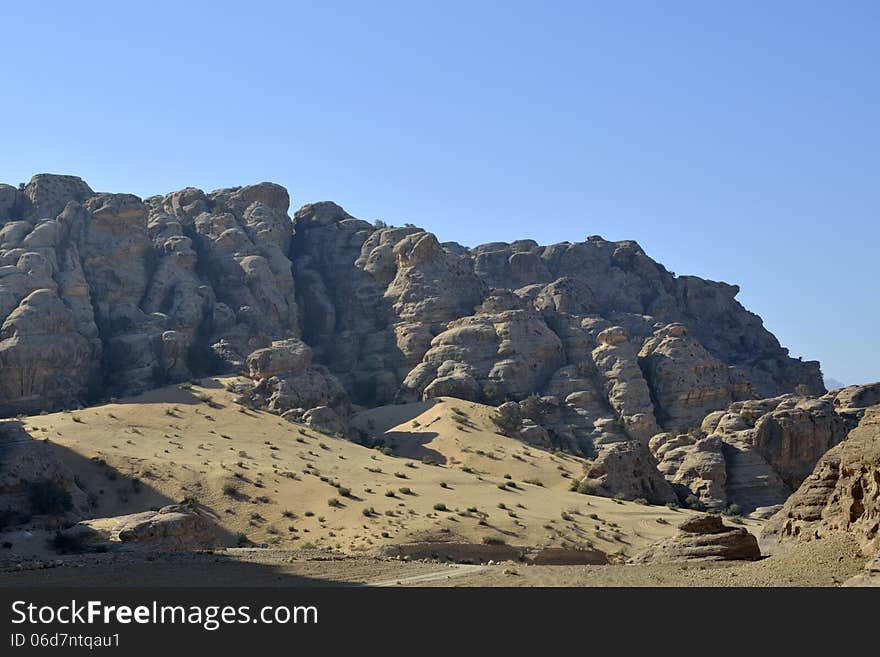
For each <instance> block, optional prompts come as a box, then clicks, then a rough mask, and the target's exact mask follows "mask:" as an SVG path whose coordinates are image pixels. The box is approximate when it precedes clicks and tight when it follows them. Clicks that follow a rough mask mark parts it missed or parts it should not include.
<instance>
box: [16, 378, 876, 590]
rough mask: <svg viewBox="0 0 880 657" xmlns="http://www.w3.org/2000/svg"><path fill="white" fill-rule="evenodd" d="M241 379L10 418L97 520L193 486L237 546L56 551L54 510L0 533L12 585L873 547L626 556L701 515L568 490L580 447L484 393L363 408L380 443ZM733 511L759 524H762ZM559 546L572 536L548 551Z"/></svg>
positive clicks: (567, 575)
mask: <svg viewBox="0 0 880 657" xmlns="http://www.w3.org/2000/svg"><path fill="white" fill-rule="evenodd" d="M234 381H235V379H225V380H224V379H206V380H204V381H202V382H200V383H198V384H183V385H181V386H171V387H166V388H162V389H158V390H154V391H150V392H148V393H145V394H143V395H140V396H137V397H133V398H127V399H122V400H118V401H117V402H114V403H110V404H105V405H100V406H95V407H91V408H85V409H79V410H76V411H70V412H59V413H53V414H43V415H37V416H31V417H22V418H19V419H18V420H15V421H13V422H16V423H20V424H21V426H22V428H23V430H24V431H25V432H26V433H27V434H29V436H30V437H31V438H30V441H31V443H32V444H28V443H26V444H24V445H22V444H20V443H19V444H17V445H15V446H10V447H7V448H6V449H7V450H9V449H16V450H21V453H24V454H27V453H28V452H29V451H30V452H31V453H40V452H44V454H43V455H42V456H41V457H40V461H39V462H40V463H51V464H53V467H56V468H58V471H59V472H63V473H64V475H65V476H70V477H73V478H74V479H75V481H76V482H77V486H78V487H79V488H80V489H81V490H82V491H83V492H84V493H85V494H86V495H87V496H88V504H89V507H90V511H89V513H88V515H90V516H94V517H96V518H106V517H114V516H119V515H122V514H126V513H133V512H139V511H146V510H149V509H151V508H153V509H156V508H159V507H162V506H165V505H167V504H172V503H176V502H181V501H187V504H190V505H191V506H192V507H193V508H194V509H196V510H197V512H198V513H199V514H201V515H203V516H205V517H206V518H209V519H210V522H211V524H212V525H215V526H216V530H217V537H218V542H219V543H220V544H225V546H224V547H223V548H214V549H211V550H199V551H190V550H184V551H165V550H161V551H159V552H157V553H153V552H151V551H146V552H145V551H144V550H143V549H138V548H136V547H131V546H127V547H123V545H122V544H120V545H119V548H120V549H113V550H110V551H108V552H100V553H96V554H57V553H56V551H54V550H52V549H50V548H49V547H48V546H47V540H48V539H51V537H52V535H53V534H54V532H55V530H56V528H55V526H53V525H55V524H58V523H53V522H52V521H51V520H49V519H47V520H46V521H45V523H44V524H45V528H43V529H38V528H36V527H35V526H34V525H33V524H31V525H30V529H29V530H24V529H13V530H12V531H8V530H7V531H6V532H5V533H4V534H3V535H2V536H0V539H2V540H4V541H8V542H11V543H12V545H11V547H7V548H6V549H4V550H3V552H0V559H2V560H0V567H2V574H0V577H2V580H3V583H4V584H6V585H19V584H27V585H39V584H68V585H101V584H104V585H109V584H131V585H137V584H141V585H145V584H158V585H162V584H166V585H170V584H179V583H181V582H186V583H189V584H192V585H196V584H201V585H204V584H210V583H216V584H224V585H254V586H261V585H267V586H268V585H272V586H276V585H291V586H302V585H363V584H368V585H385V586H396V585H404V586H405V585H418V586H436V585H442V586H447V585H448V586H533V585H537V586H593V585H596V586H661V585H673V586H689V585H698V586H787V585H816V586H828V585H837V584H840V583H842V582H843V581H845V580H846V579H848V578H849V577H852V576H854V575H856V574H857V573H858V572H859V571H860V570H861V569H862V568H863V567H864V564H865V562H866V556H865V555H864V554H863V553H862V551H861V550H859V548H858V545H857V544H856V543H855V541H853V540H851V539H849V538H848V537H837V538H835V539H833V540H831V541H828V542H827V543H826V542H823V543H813V544H807V545H802V546H798V548H797V549H796V550H794V551H793V552H790V553H785V554H783V555H778V556H773V557H769V558H767V559H764V560H762V561H759V562H746V563H743V562H739V563H735V562H725V563H719V562H697V563H690V564H688V563H681V564H626V563H625V562H626V561H627V560H628V559H629V557H632V556H633V555H634V554H635V553H636V552H638V551H639V550H640V549H643V548H645V547H646V546H648V545H650V544H652V543H654V542H656V541H658V540H661V539H664V538H668V537H670V536H673V535H674V534H675V526H676V525H677V524H679V523H681V522H682V521H683V520H684V519H685V518H687V517H693V516H696V515H697V513H696V512H694V511H691V510H687V509H671V508H668V507H666V506H655V505H648V504H644V503H641V504H640V503H635V502H632V501H623V500H614V499H609V498H606V497H598V496H594V495H583V494H580V493H577V492H571V491H570V490H569V488H570V487H571V482H572V480H573V479H574V480H577V478H578V477H580V476H581V473H582V472H583V469H584V465H585V461H584V460H583V459H580V458H577V457H573V456H570V455H566V454H562V453H552V452H548V451H545V450H543V449H540V448H536V447H532V446H528V445H525V444H523V443H522V442H519V441H517V440H514V439H511V438H509V437H506V436H503V435H501V434H499V433H497V432H496V430H497V427H495V425H494V424H493V423H492V421H491V419H490V418H491V413H492V411H493V409H491V408H489V407H485V406H482V405H480V404H475V403H472V402H464V401H460V400H456V399H451V398H440V399H435V400H431V401H430V402H421V403H413V404H405V405H400V406H392V407H388V408H378V409H374V410H370V411H365V412H363V413H362V414H361V415H360V416H358V417H357V418H356V419H355V421H356V422H357V423H363V424H364V426H367V425H369V426H370V427H372V429H371V430H372V431H374V432H376V434H377V435H384V436H385V437H386V438H387V439H388V441H387V443H388V444H389V445H393V446H394V447H393V449H391V448H386V449H383V450H379V449H374V448H368V447H364V446H361V445H358V444H354V443H352V442H350V441H348V440H345V439H341V438H336V437H333V436H328V435H324V434H321V433H319V432H316V431H314V430H312V429H310V428H309V427H307V426H304V425H302V424H298V423H291V422H287V421H284V420H281V419H280V418H278V417H277V416H276V415H273V414H270V413H267V412H263V411H254V410H252V409H249V408H247V407H245V406H242V405H241V404H238V403H236V402H235V401H234V400H235V395H234V394H232V393H230V392H229V391H228V390H227V386H228V385H229V384H230V383H231V382H234ZM25 461H28V459H25ZM441 505H442V506H441ZM735 521H736V522H737V523H741V524H742V526H745V527H747V528H748V529H749V530H750V531H752V532H755V533H758V532H759V531H760V529H761V527H762V525H763V523H764V521H761V520H754V519H740V518H737V519H735ZM62 524H63V523H62ZM99 524H100V522H99ZM547 548H560V549H561V548H565V549H567V551H563V552H562V553H561V557H560V556H559V555H557V558H559V559H560V563H559V564H555V563H552V562H551V563H550V564H545V563H541V557H540V555H541V554H542V551H543V552H544V554H545V558H549V559H552V558H553V555H552V550H549V551H548V550H547ZM591 550H597V551H599V553H600V554H602V555H603V556H607V560H608V561H609V562H610V563H605V564H601V565H599V563H597V562H596V561H595V555H594V553H593V552H592V551H591ZM578 560H581V563H577V562H578ZM460 562H469V563H471V564H473V565H471V566H468V565H462V563H460ZM591 562H592V563H591Z"/></svg>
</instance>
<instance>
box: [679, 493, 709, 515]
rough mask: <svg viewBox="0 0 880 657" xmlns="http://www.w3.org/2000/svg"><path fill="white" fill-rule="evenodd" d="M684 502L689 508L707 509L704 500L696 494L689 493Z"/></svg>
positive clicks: (696, 509) (695, 509)
mask: <svg viewBox="0 0 880 657" xmlns="http://www.w3.org/2000/svg"><path fill="white" fill-rule="evenodd" d="M684 504H685V506H686V507H687V508H689V509H693V510H694V511H705V510H706V505H705V504H703V502H702V500H700V498H699V497H697V496H696V495H688V496H687V498H686V499H685V501H684Z"/></svg>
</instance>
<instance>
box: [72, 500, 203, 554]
mask: <svg viewBox="0 0 880 657" xmlns="http://www.w3.org/2000/svg"><path fill="white" fill-rule="evenodd" d="M62 533H63V534H64V535H65V536H67V537H70V538H72V539H75V540H76V541H78V542H79V543H82V544H85V545H95V544H103V545H104V546H105V547H129V548H146V549H150V550H153V551H175V550H200V549H208V548H212V547H215V546H217V545H218V543H219V542H220V541H219V539H218V536H217V531H216V527H215V526H214V524H213V523H212V522H211V521H210V520H208V519H207V518H205V517H204V516H203V515H202V514H201V513H199V512H197V511H196V510H193V509H191V508H189V507H187V506H184V505H180V504H172V505H169V506H165V507H162V508H161V509H159V510H158V511H144V512H142V513H132V514H129V515H124V516H115V517H112V518H94V519H90V520H82V521H80V522H79V523H77V524H76V525H74V526H73V527H70V528H68V529H66V530H64V532H62Z"/></svg>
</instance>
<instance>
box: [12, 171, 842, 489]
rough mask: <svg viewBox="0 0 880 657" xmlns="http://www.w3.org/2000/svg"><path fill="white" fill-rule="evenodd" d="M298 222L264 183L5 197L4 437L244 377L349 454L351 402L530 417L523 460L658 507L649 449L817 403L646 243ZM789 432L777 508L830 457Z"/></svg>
mask: <svg viewBox="0 0 880 657" xmlns="http://www.w3.org/2000/svg"><path fill="white" fill-rule="evenodd" d="M289 204H290V199H289V195H288V193H287V191H286V190H285V189H284V188H282V187H280V186H278V185H275V184H272V183H260V184H257V185H251V186H246V187H236V188H231V189H221V190H216V191H213V192H210V193H205V192H203V191H201V190H199V189H194V188H185V189H183V190H180V191H177V192H173V193H170V194H168V195H166V196H154V197H150V198H147V199H145V200H141V199H139V198H137V197H135V196H131V195H127V194H106V193H97V192H94V191H93V190H92V189H91V188H90V187H89V186H88V185H87V184H86V183H85V182H83V181H82V180H80V179H79V178H76V177H73V176H57V175H50V174H40V175H37V176H34V178H33V179H32V180H31V181H30V182H29V183H28V184H27V185H22V186H21V187H20V188H16V187H11V186H8V185H3V186H0V327H2V328H0V369H2V374H3V376H2V378H0V381H2V383H0V415H5V416H9V415H13V414H17V413H21V412H29V413H33V412H40V411H43V410H55V409H58V408H64V407H71V406H74V405H77V404H80V403H88V402H92V401H95V400H98V399H102V398H108V397H111V396H121V395H123V394H129V393H134V392H139V391H143V390H146V389H148V388H151V387H155V386H159V385H163V384H166V383H169V382H176V381H183V380H186V379H187V378H190V377H193V376H201V375H207V374H216V373H223V372H240V371H242V370H244V371H246V373H247V374H248V375H249V376H250V377H252V379H253V382H254V385H253V390H251V391H248V392H247V396H248V397H249V399H250V401H251V402H252V403H256V404H259V405H261V406H265V407H266V408H269V409H270V410H272V411H274V412H277V413H279V414H284V413H288V414H289V416H290V417H305V416H306V413H307V412H309V411H310V410H311V409H316V408H318V407H326V408H327V410H320V411H316V412H314V413H312V414H311V415H310V416H309V417H311V418H313V419H314V421H315V422H316V423H320V424H322V425H324V426H333V427H339V426H341V427H342V429H343V431H344V429H345V419H346V416H347V414H348V412H349V408H350V405H351V404H352V403H354V404H357V405H365V406H374V405H381V404H387V403H392V402H394V401H405V400H412V399H416V398H431V397H435V396H439V395H452V396H457V397H461V398H464V399H472V400H476V401H481V402H488V403H492V404H496V405H497V404H502V403H504V402H507V401H514V402H519V403H521V402H524V401H525V400H526V399H529V398H530V397H532V396H535V395H537V396H538V397H540V398H542V399H543V400H544V406H546V409H547V410H546V412H544V413H543V414H542V417H540V418H534V417H528V416H527V420H528V425H527V426H525V427H523V430H524V431H528V432H530V433H531V439H533V440H538V441H546V442H547V443H548V444H551V445H553V446H556V447H560V448H562V449H568V450H571V451H574V452H577V453H582V454H585V455H590V456H594V457H595V459H596V461H595V467H596V470H595V473H594V474H595V477H594V478H595V479H596V480H601V481H598V483H597V485H598V486H600V487H601V488H602V489H603V490H607V489H608V484H607V482H609V481H612V480H614V481H616V480H617V476H616V475H615V474H614V472H615V471H616V470H617V469H619V470H620V472H621V473H624V472H625V471H626V470H627V469H632V468H633V467H634V468H635V469H636V470H638V471H639V472H643V471H644V472H645V473H646V474H645V477H646V478H645V479H644V482H643V484H640V485H639V486H636V488H637V489H639V490H642V491H643V492H649V491H651V490H653V491H654V493H655V494H656V496H657V497H658V498H660V499H666V498H669V495H670V493H669V490H670V489H669V488H668V484H666V483H665V482H664V480H663V478H662V477H660V476H659V474H657V473H656V468H654V466H653V458H654V457H653V456H652V455H651V454H650V452H649V450H648V443H649V441H650V439H651V438H652V436H654V435H656V434H658V433H661V432H671V433H673V434H677V433H682V432H687V431H688V430H693V429H695V428H698V426H699V424H700V421H701V419H702V417H703V416H704V415H705V414H706V413H708V412H711V411H716V410H721V409H724V408H727V407H728V406H729V405H730V404H731V403H736V402H740V401H742V400H745V399H749V398H752V397H761V398H770V397H777V396H779V395H781V394H786V393H792V392H794V391H795V389H798V390H800V392H801V393H804V394H810V395H818V394H822V393H824V387H823V385H822V379H821V374H820V372H819V365H818V363H816V362H801V361H800V360H796V359H792V358H790V357H789V356H788V353H787V351H786V350H785V349H783V348H782V347H781V346H780V345H779V343H778V341H777V340H776V339H775V338H774V337H773V335H771V334H770V333H769V332H768V331H767V330H766V329H764V327H763V326H762V324H761V320H760V318H758V317H757V316H756V315H754V314H752V313H749V312H748V311H746V310H745V309H744V308H743V307H742V306H741V305H740V304H739V303H737V301H736V300H735V297H736V294H737V292H738V288H737V287H736V286H733V285H728V284H726V283H716V282H711V281H705V280H702V279H699V278H695V277H689V276H676V275H674V274H673V273H671V272H669V271H668V270H666V269H665V268H664V267H663V266H662V265H660V264H658V263H656V262H654V261H653V260H651V259H650V258H649V257H648V256H647V255H646V254H645V253H644V251H643V250H642V249H641V247H640V246H639V245H638V244H637V243H636V242H632V241H621V242H609V241H606V240H604V239H602V238H600V237H597V236H592V237H589V238H588V239H587V240H586V241H585V242H577V243H570V242H564V243H560V244H554V245H550V246H541V245H539V244H537V243H536V242H534V241H532V240H520V241H517V242H513V243H510V244H507V243H492V244H484V245H480V246H477V247H474V248H467V247H464V246H461V245H458V244H455V243H452V242H448V243H441V242H440V241H439V240H438V239H437V238H436V237H435V236H434V235H433V234H431V233H429V232H426V231H424V230H422V229H420V228H417V227H415V226H412V225H406V226H403V227H387V226H384V225H378V226H374V225H372V224H370V223H367V222H365V221H361V220H359V219H356V218H354V217H352V216H350V215H349V214H348V213H346V212H345V210H343V209H342V208H341V207H339V206H338V205H335V204H333V203H330V202H321V203H314V204H310V205H306V206H303V207H302V208H301V209H300V210H298V211H297V212H296V213H295V214H294V216H293V219H292V220H291V218H290V216H289V215H288V210H289ZM790 410H791V413H790V415H791V417H782V416H781V415H780V416H779V417H777V418H776V419H775V420H774V422H775V424H771V423H770V421H769V420H768V421H767V423H766V425H767V426H766V427H763V428H762V429H761V431H758V433H759V434H760V435H756V437H754V439H753V440H752V444H751V448H752V449H751V451H750V453H752V452H754V453H758V454H760V455H762V458H764V459H765V460H767V459H769V460H772V461H774V462H778V464H779V470H778V476H779V478H780V479H781V481H782V482H783V484H784V485H786V486H793V485H796V483H797V481H798V478H800V477H802V476H804V475H805V474H806V472H808V471H809V469H810V468H811V467H812V460H813V456H814V451H815V450H813V451H809V450H808V452H809V453H807V452H804V453H802V452H800V451H799V450H800V447H796V446H794V445H793V443H792V440H795V438H796V436H797V435H798V432H799V431H800V426H801V425H800V423H801V422H802V419H799V418H798V417H796V416H797V415H798V413H801V411H798V410H797V409H790ZM331 413H332V415H331ZM803 413H806V414H810V415H811V417H812V411H808V410H804V411H803ZM803 413H802V414H803ZM334 416H335V418H336V419H334ZM826 428H827V429H828V432H829V433H828V435H827V436H826V438H827V440H826V441H825V443H824V444H825V445H826V446H830V445H831V444H832V443H833V442H834V440H836V439H837V438H836V437H837V433H836V429H834V427H831V426H830V425H829V426H828V427H826ZM713 431H714V430H713ZM710 433H711V432H710ZM716 433H717V432H716ZM734 442H735V441H733V440H730V441H725V445H733V444H734ZM702 447H705V445H701V449H702ZM815 447H816V449H818V448H819V443H817V444H816V446H815ZM725 449H727V447H725ZM703 453H706V452H703ZM815 456H816V457H818V454H815ZM675 459H677V460H676V461H675V462H676V463H679V462H680V463H684V462H685V461H686V460H687V459H683V458H682V459H679V457H678V456H675ZM691 460H693V459H691ZM671 463H672V462H670V463H669V464H667V466H665V469H664V472H666V473H667V476H668V477H670V481H673V483H675V484H676V485H678V484H681V485H683V486H689V485H690V484H689V483H688V481H690V480H691V479H692V477H691V475H689V474H679V473H678V471H679V469H680V468H678V467H673V465H671ZM744 467H745V466H744ZM684 468H685V472H691V471H693V472H696V473H697V474H699V477H697V479H699V478H701V477H702V478H703V479H704V480H705V481H709V480H710V479H711V477H713V476H714V475H713V474H712V473H711V472H710V470H711V464H709V463H704V464H696V465H695V464H692V463H690V461H688V463H687V464H685V465H684ZM707 468H708V469H707ZM728 470H729V468H728ZM603 481H604V482H606V483H602V482H603ZM732 482H733V483H732ZM735 482H736V477H732V476H731V473H730V472H728V480H727V483H726V484H725V485H726V487H727V489H728V497H730V494H729V492H730V488H731V486H732V485H735ZM614 488H617V484H615V485H614ZM630 488H631V487H629V488H628V490H630ZM715 488H718V486H715ZM630 492H632V493H633V494H635V489H632V490H630ZM707 495H708V498H713V496H714V495H715V494H714V493H708V494H707Z"/></svg>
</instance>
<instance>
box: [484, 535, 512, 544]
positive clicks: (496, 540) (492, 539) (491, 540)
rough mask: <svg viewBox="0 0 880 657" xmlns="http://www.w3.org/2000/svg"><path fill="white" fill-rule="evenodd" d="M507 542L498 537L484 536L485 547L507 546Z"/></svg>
mask: <svg viewBox="0 0 880 657" xmlns="http://www.w3.org/2000/svg"><path fill="white" fill-rule="evenodd" d="M506 544H507V541H505V540H504V539H503V538H500V537H498V536H484V537H483V545H506Z"/></svg>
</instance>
